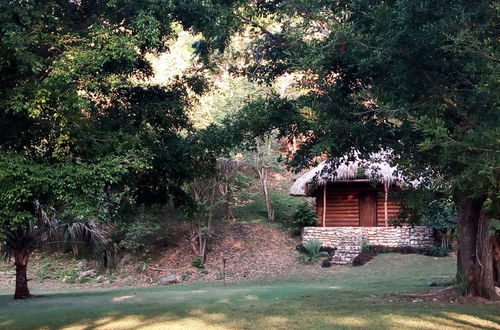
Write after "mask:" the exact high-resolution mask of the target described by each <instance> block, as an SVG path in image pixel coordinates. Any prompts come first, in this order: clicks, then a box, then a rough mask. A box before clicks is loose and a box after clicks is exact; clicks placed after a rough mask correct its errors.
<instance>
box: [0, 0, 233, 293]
mask: <svg viewBox="0 0 500 330" xmlns="http://www.w3.org/2000/svg"><path fill="white" fill-rule="evenodd" d="M233 5H234V3H233V2H232V1H226V2H224V3H219V2H216V1H214V2H211V1H187V2H184V1H175V2H169V1H155V0H151V1H97V0H82V1H69V0H61V1H59V0H53V1H36V0H28V1H24V0H23V1H3V0H2V1H1V5H0V22H1V23H0V157H1V158H0V186H1V188H0V236H1V237H3V238H6V239H7V240H6V241H5V242H6V243H7V245H8V246H9V247H10V248H11V249H12V250H13V254H14V255H15V261H16V266H17V269H18V283H17V284H16V294H15V297H16V298H25V297H28V296H29V295H30V294H29V291H28V290H27V286H26V278H25V271H26V263H27V256H28V253H29V248H30V245H32V243H33V242H34V241H36V240H37V239H39V238H40V235H41V232H40V231H39V230H34V229H37V228H41V227H42V226H43V223H45V224H47V223H46V222H43V221H41V218H45V219H46V218H52V219H57V222H66V223H72V222H77V221H78V222H88V221H94V222H99V221H101V222H103V221H106V220H109V219H111V218H112V217H113V216H114V214H115V213H116V212H117V210H118V207H119V206H120V204H121V203H123V202H124V201H128V202H138V203H145V204H152V203H161V202H165V201H166V200H168V199H169V198H171V197H174V198H176V200H177V201H182V199H183V198H185V196H186V194H185V193H184V191H183V190H182V184H183V183H184V182H185V181H186V180H189V179H190V178H191V177H192V175H193V172H194V171H193V169H196V168H200V167H201V166H200V165H202V163H200V162H203V161H205V160H210V159H211V155H212V154H209V155H208V156H206V157H203V155H200V156H199V155H198V152H200V151H204V149H197V146H196V145H194V144H193V142H196V138H192V137H190V131H191V125H190V122H189V120H188V117H187V114H186V108H187V107H188V106H189V105H190V101H189V97H188V94H189V93H193V92H194V93H196V92H201V91H202V87H203V85H204V84H203V79H201V78H200V77H199V76H197V75H196V73H193V74H186V75H183V76H178V77H176V78H175V79H172V81H171V83H170V84H168V85H167V86H159V85H154V84H152V83H149V82H148V80H147V79H148V77H150V75H151V73H152V70H151V65H150V63H149V62H148V61H147V60H146V54H147V53H151V52H152V53H154V52H158V51H162V50H164V48H165V46H164V45H165V42H166V41H167V40H168V39H169V38H173V37H175V35H176V33H175V30H176V26H182V28H184V29H186V30H189V31H191V32H193V33H201V34H202V35H203V41H200V43H202V44H203V47H197V48H196V54H197V55H198V59H199V60H207V58H208V55H209V54H210V53H211V52H214V51H220V50H222V49H224V47H225V45H226V43H227V40H228V36H229V35H230V34H231V33H232V32H233V31H234V30H235V29H236V27H237V24H238V23H239V21H238V20H236V19H235V18H234V15H232V14H231V13H232V6H233ZM214 18H216V19H214ZM203 147H206V145H204V146H203ZM198 156H199V157H198ZM195 160H196V162H197V163H196V167H194V166H193V165H194V161H195ZM40 210H42V211H43V215H44V216H43V217H42V216H41V214H42V213H40ZM23 272H24V275H23ZM20 275H21V276H20ZM23 276H24V278H23Z"/></svg>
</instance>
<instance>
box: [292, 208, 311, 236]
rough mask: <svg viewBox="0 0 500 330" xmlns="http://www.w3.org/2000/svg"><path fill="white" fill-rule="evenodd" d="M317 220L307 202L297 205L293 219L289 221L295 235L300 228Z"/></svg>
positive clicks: (298, 233) (298, 232)
mask: <svg viewBox="0 0 500 330" xmlns="http://www.w3.org/2000/svg"><path fill="white" fill-rule="evenodd" d="M316 222H317V218H316V213H315V212H314V210H312V209H311V206H310V205H309V203H307V202H303V203H301V204H299V205H297V207H296V209H295V213H294V214H293V220H292V222H291V227H292V228H291V229H292V231H293V233H294V234H295V235H300V232H301V230H302V228H304V227H308V226H315V225H316Z"/></svg>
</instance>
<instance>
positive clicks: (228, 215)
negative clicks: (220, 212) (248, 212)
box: [225, 184, 236, 223]
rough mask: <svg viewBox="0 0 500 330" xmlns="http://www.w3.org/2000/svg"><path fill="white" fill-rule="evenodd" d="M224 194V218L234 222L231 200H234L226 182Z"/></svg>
mask: <svg viewBox="0 0 500 330" xmlns="http://www.w3.org/2000/svg"><path fill="white" fill-rule="evenodd" d="M225 195H226V219H227V220H228V221H229V222H231V223H235V222H236V219H235V217H234V215H233V202H234V199H233V191H232V189H231V186H230V185H229V184H227V188H226V194H225Z"/></svg>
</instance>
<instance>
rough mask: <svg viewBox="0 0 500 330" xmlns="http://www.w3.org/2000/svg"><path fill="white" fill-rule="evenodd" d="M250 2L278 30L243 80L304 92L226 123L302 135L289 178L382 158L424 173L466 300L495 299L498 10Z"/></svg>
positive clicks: (484, 5) (475, 5)
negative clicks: (451, 204) (340, 162)
mask: <svg viewBox="0 0 500 330" xmlns="http://www.w3.org/2000/svg"><path fill="white" fill-rule="evenodd" d="M259 3H260V4H261V5H260V7H259V6H258V7H257V9H256V10H257V12H260V13H261V14H262V13H264V14H265V15H268V17H277V18H278V19H279V22H276V24H277V25H278V26H279V29H278V31H277V32H274V33H271V32H269V31H268V30H263V31H262V37H261V38H260V40H258V41H257V42H256V46H255V47H254V48H253V49H254V53H253V56H254V61H253V62H252V64H251V65H250V66H249V67H247V73H248V74H249V75H250V76H251V77H253V78H255V79H260V80H263V81H266V82H269V81H272V80H274V79H276V78H277V77H280V76H282V75H284V74H285V73H286V74H290V73H292V74H295V76H296V77H297V83H298V84H299V85H300V86H301V88H302V89H303V91H304V93H303V94H302V95H299V96H296V97H288V98H287V97H280V96H279V95H274V96H271V97H268V98H267V100H265V101H264V100H258V102H257V103H256V104H255V105H254V106H248V107H247V109H251V114H247V115H242V116H240V118H241V119H240V121H239V124H234V125H235V126H239V127H240V128H241V127H245V125H247V126H250V127H251V128H250V130H251V131H253V132H262V131H265V130H271V129H274V128H279V129H280V132H281V135H283V136H289V137H293V136H295V137H300V138H301V141H303V142H302V144H301V145H300V148H299V149H298V150H297V153H296V154H295V155H294V159H293V160H292V161H291V165H293V166H295V167H298V168H301V167H304V166H307V165H309V164H311V163H313V162H314V160H315V157H316V156H318V155H322V154H327V155H328V156H330V157H338V156H342V155H345V154H350V155H352V154H353V151H354V150H358V151H360V152H361V153H362V154H365V155H367V154H368V153H370V152H375V151H378V150H380V149H381V148H390V149H392V150H393V153H394V155H396V157H395V159H394V162H396V163H398V164H399V165H400V166H401V167H402V168H406V169H409V170H411V173H415V174H416V175H418V176H419V177H420V178H421V179H422V180H423V179H424V178H429V177H430V176H431V175H430V173H432V180H440V181H442V182H444V184H442V185H441V187H446V188H445V189H446V190H447V193H449V194H450V195H451V196H453V199H454V201H455V203H456V205H457V208H458V210H457V211H458V227H459V228H458V230H459V251H458V271H457V273H458V277H459V278H461V279H462V280H463V281H465V282H466V284H467V288H468V289H467V291H468V293H469V294H471V295H479V296H482V297H486V298H491V299H497V298H498V295H497V294H496V293H495V285H498V284H499V282H500V274H499V273H498V271H495V267H494V264H495V263H496V264H497V265H498V264H499V262H500V260H499V259H498V253H497V254H495V253H494V251H493V243H494V241H495V240H496V241H497V244H498V240H499V239H500V236H499V234H498V230H497V231H496V233H495V230H494V228H492V226H491V225H490V224H491V223H492V222H493V223H495V220H494V219H498V218H499V205H500V200H499V199H500V194H499V189H498V188H499V183H500V170H499V167H498V164H499V163H500V148H499V142H498V141H500V129H499V127H500V111H499V110H498V109H499V97H500V96H499V93H498V90H499V89H500V88H499V87H500V86H499V80H498V77H499V75H500V72H499V63H500V59H499V44H498V31H499V30H498V29H499V28H498V22H499V21H500V20H499V12H500V6H499V4H498V3H496V2H494V1H487V0H485V1H474V2H468V1H460V0H456V1H455V0H451V1H445V2H436V1H419V2H415V1H409V0H408V1H406V0H403V1H365V0H360V1H335V2H329V1H322V0H317V1H307V2H304V1H300V0H298V1H280V0H278V1H274V2H272V3H268V2H259ZM252 118H253V119H252ZM255 118H258V119H255ZM240 130H241V129H240ZM240 134H241V133H240ZM241 136H242V135H241ZM492 219H493V221H492ZM497 267H498V266H497Z"/></svg>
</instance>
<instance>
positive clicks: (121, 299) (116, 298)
mask: <svg viewBox="0 0 500 330" xmlns="http://www.w3.org/2000/svg"><path fill="white" fill-rule="evenodd" d="M132 298H134V296H121V297H114V298H113V299H112V301H113V302H122V301H125V300H129V299H132Z"/></svg>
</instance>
